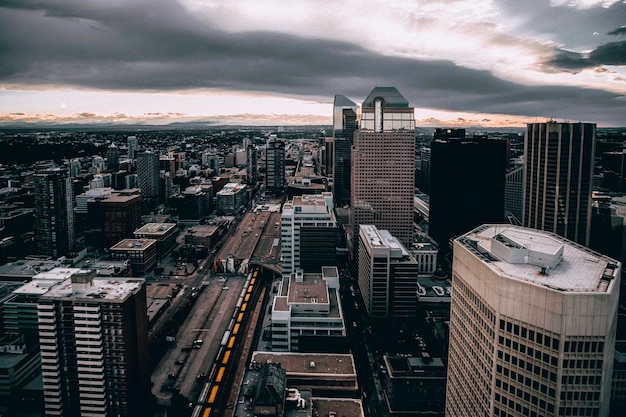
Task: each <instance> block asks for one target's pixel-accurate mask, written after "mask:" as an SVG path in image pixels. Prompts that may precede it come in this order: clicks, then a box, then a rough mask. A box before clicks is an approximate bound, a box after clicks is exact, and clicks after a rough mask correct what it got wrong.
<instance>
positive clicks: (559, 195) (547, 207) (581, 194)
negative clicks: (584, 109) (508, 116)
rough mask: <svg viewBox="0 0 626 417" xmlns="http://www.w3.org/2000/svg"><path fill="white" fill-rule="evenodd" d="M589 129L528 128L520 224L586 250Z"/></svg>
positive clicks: (590, 158) (568, 126)
mask: <svg viewBox="0 0 626 417" xmlns="http://www.w3.org/2000/svg"><path fill="white" fill-rule="evenodd" d="M595 143H596V125H595V124H593V123H557V122H553V121H550V122H547V123H530V124H528V126H527V129H526V138H525V140H524V160H525V163H526V177H525V182H524V208H523V214H522V216H523V220H522V224H523V225H524V226H527V227H532V228H535V229H540V230H546V231H549V232H553V233H556V234H558V235H560V236H563V237H566V238H567V239H570V240H573V241H575V242H578V243H580V244H581V245H585V246H588V245H589V233H590V229H591V204H592V201H591V189H592V179H593V168H594V161H593V159H594V154H595Z"/></svg>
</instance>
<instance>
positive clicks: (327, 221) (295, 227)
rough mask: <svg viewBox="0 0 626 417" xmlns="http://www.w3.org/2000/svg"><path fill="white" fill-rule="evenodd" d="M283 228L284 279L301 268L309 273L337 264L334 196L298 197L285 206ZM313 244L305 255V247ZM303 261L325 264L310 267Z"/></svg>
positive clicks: (327, 194) (328, 194)
mask: <svg viewBox="0 0 626 417" xmlns="http://www.w3.org/2000/svg"><path fill="white" fill-rule="evenodd" d="M280 224H281V234H280V239H281V251H282V257H283V263H282V268H283V276H289V275H290V274H291V273H292V272H295V270H296V269H297V268H302V269H304V270H305V271H307V272H308V271H316V270H319V268H320V267H321V264H325V265H332V264H333V261H334V260H335V252H336V247H337V245H336V237H334V236H336V232H337V231H336V230H337V219H335V212H334V210H333V194H332V193H330V192H324V193H322V194H320V195H303V196H296V197H294V198H293V200H292V201H288V202H286V203H285V204H284V205H283V211H282V214H281V223H280ZM309 243H310V245H309V247H308V249H307V250H306V251H305V252H303V251H302V245H303V244H304V245H305V246H307V244H309ZM329 251H330V252H329ZM303 257H309V259H314V258H317V259H318V261H319V262H320V263H321V264H319V265H317V264H316V265H307V262H306V260H305V262H304V265H303V262H302V258H303ZM308 264H311V262H308Z"/></svg>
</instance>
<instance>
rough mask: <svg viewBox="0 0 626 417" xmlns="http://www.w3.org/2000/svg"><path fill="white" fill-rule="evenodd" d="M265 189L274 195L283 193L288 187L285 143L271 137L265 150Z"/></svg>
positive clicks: (273, 136)
mask: <svg viewBox="0 0 626 417" xmlns="http://www.w3.org/2000/svg"><path fill="white" fill-rule="evenodd" d="M265 167H266V169H265V187H266V188H267V190H268V191H270V192H273V193H283V192H284V191H285V187H286V185H287V179H286V177H285V142H283V141H282V140H278V138H277V137H276V136H275V135H270V138H269V140H268V142H267V146H266V148H265Z"/></svg>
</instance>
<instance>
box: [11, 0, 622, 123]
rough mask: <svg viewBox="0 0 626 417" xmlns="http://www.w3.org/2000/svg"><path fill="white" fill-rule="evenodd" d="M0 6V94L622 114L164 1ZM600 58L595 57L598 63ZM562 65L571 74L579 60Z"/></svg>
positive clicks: (596, 101) (605, 105)
mask: <svg viewBox="0 0 626 417" xmlns="http://www.w3.org/2000/svg"><path fill="white" fill-rule="evenodd" d="M3 5H4V8H0V27H2V30H1V31H0V82H2V83H4V84H12V85H33V86H42V85H49V86H59V85H61V86H72V87H88V88H96V89H102V90H129V91H136V90H145V91H164V90H169V91H174V90H191V89H198V88H219V89H225V90H239V91H259V92H272V93H279V94H287V95H292V96H308V97H317V98H320V97H328V98H329V100H330V98H331V97H332V96H333V95H334V94H336V93H340V94H344V95H347V96H349V97H353V98H355V99H357V98H359V97H364V96H366V95H367V94H368V92H369V91H370V90H371V88H372V87H373V86H375V85H394V86H396V87H398V89H399V90H400V91H401V92H402V93H403V94H404V95H405V96H406V97H407V99H409V101H410V102H411V104H412V105H413V106H415V107H429V108H439V109H446V110H455V111H474V112H485V113H501V114H517V115H526V116H534V115H539V116H552V115H556V116H563V117H568V118H570V119H583V120H592V121H597V122H598V123H601V122H602V121H603V120H607V121H611V120H616V119H621V118H622V115H623V114H626V101H625V100H624V99H623V98H622V97H619V96H618V95H616V94H613V93H610V92H605V91H600V90H585V89H580V88H575V87H557V86H547V87H546V86H542V87H533V86H523V85H519V84H515V83H511V82H507V81H503V80H501V79H499V78H496V77H494V76H493V75H491V74H490V73H489V72H487V71H477V70H471V69H466V68H462V67H459V66H456V65H454V64H453V63H451V62H448V61H420V60H415V59H406V58H396V57H389V56H382V55H378V54H375V53H373V52H371V51H369V50H367V49H364V48H362V47H360V46H357V45H355V44H352V43H348V42H337V41H328V40H319V39H308V38H300V37H294V36H288V35H282V34H277V33H269V32H247V33H228V32H225V31H222V30H218V29H216V28H213V27H210V26H207V25H206V24H205V23H203V22H200V21H199V20H198V19H196V18H195V17H194V16H192V15H191V14H189V12H188V11H187V10H185V9H184V8H182V7H181V6H180V5H178V4H176V3H175V2H173V1H167V0H164V1H144V0H136V1H131V2H89V1H26V2H10V3H7V2H5V3H3ZM613 27H615V26H613ZM601 52H602V51H601ZM610 55H611V51H605V52H603V53H600V52H599V57H601V58H603V59H605V60H608V59H609V56H610ZM570 59H571V62H572V64H571V65H575V64H576V62H578V61H579V60H580V57H576V56H572V57H570ZM598 59H600V58H598ZM614 59H617V58H614ZM577 60H578V61H577ZM555 65H556V63H555ZM568 68H569V67H568ZM591 104H593V109H590V105H591Z"/></svg>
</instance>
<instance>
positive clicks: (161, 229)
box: [135, 223, 176, 235]
mask: <svg viewBox="0 0 626 417" xmlns="http://www.w3.org/2000/svg"><path fill="white" fill-rule="evenodd" d="M174 227H176V223H148V224H145V225H143V226H141V227H140V228H139V229H137V230H135V234H137V233H141V234H153V235H163V234H165V233H167V232H169V231H170V230H172V229H173V228H174Z"/></svg>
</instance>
